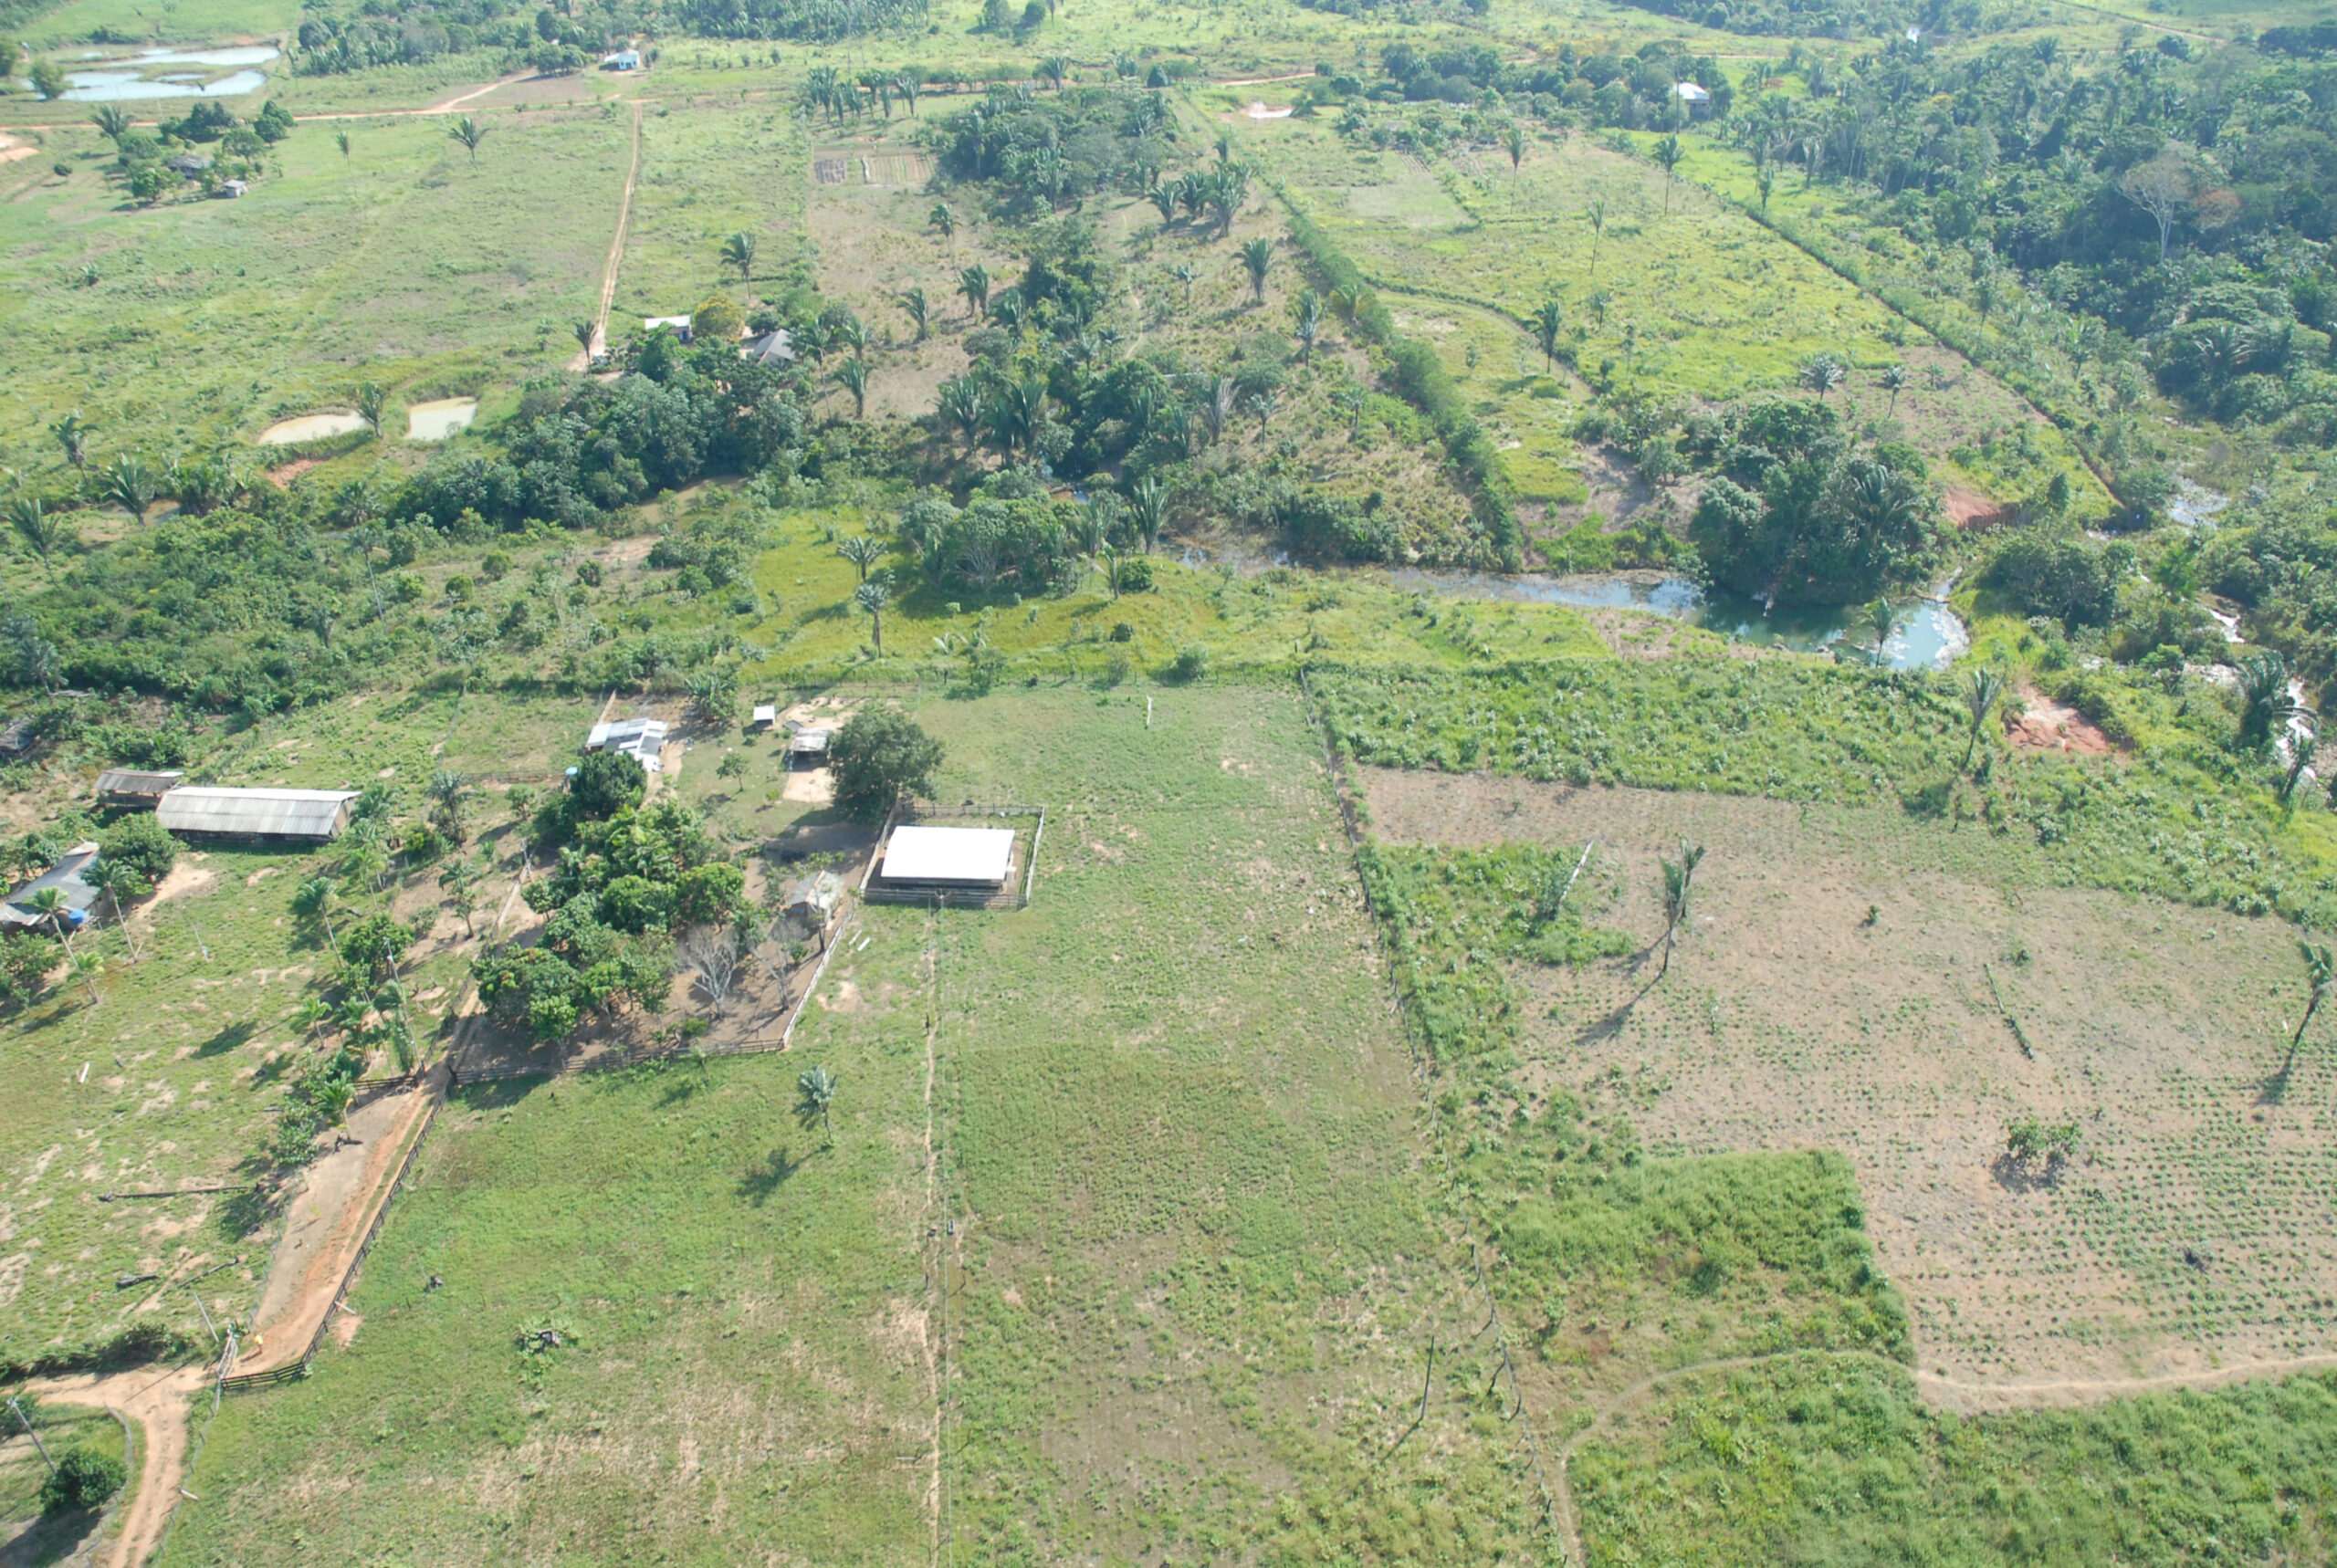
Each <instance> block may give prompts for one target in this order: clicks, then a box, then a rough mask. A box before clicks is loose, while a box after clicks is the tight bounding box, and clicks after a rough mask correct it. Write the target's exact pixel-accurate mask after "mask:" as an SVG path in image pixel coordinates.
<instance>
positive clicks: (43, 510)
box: [8, 496, 65, 576]
mask: <svg viewBox="0 0 2337 1568" xmlns="http://www.w3.org/2000/svg"><path fill="white" fill-rule="evenodd" d="M8 526H9V527H10V528H15V529H16V537H17V538H20V539H22V540H24V541H25V543H26V544H27V545H30V546H31V547H32V550H33V553H34V554H35V555H37V556H38V557H40V563H41V565H42V566H43V567H45V568H47V570H48V571H49V573H50V575H52V576H54V575H55V574H56V570H57V569H56V567H55V566H53V565H51V564H50V562H49V559H48V552H49V551H51V550H53V549H56V548H57V546H58V541H59V540H61V539H62V538H64V535H65V528H64V525H62V524H61V523H59V522H58V520H57V519H56V518H55V517H50V516H49V515H48V508H47V507H46V506H44V505H43V504H42V502H41V498H40V497H38V496H19V497H16V499H15V500H13V501H11V502H9V503H8Z"/></svg>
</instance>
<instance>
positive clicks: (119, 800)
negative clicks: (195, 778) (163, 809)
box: [98, 768, 186, 811]
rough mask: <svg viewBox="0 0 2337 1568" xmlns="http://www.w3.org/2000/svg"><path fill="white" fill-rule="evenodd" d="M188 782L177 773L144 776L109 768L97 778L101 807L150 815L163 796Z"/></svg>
mask: <svg viewBox="0 0 2337 1568" xmlns="http://www.w3.org/2000/svg"><path fill="white" fill-rule="evenodd" d="M185 782H186V775H185V774H183V773H181V772H178V771H176V770H175V769H173V770H172V771H169V772H163V773H145V772H141V771H140V770H139V769H137V768H107V769H106V770H105V771H104V772H103V773H100V774H99V775H98V804H99V805H100V806H117V807H121V808H124V809H126V810H132V811H151V810H153V809H154V808H155V807H156V806H157V805H159V804H160V803H161V802H162V797H163V796H165V795H167V794H169V793H170V792H171V791H172V790H173V789H177V788H178V787H179V786H180V785H182V784H183V783H185Z"/></svg>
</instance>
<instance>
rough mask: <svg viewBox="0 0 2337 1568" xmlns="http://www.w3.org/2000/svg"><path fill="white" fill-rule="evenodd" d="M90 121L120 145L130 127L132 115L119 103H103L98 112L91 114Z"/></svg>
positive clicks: (103, 134) (100, 131)
mask: <svg viewBox="0 0 2337 1568" xmlns="http://www.w3.org/2000/svg"><path fill="white" fill-rule="evenodd" d="M89 123H90V124H92V125H94V126H96V127H97V128H98V133H99V134H100V135H101V136H103V137H104V138H105V139H106V140H107V141H110V142H112V143H114V144H115V145H116V146H120V145H121V138H122V135H123V133H124V132H126V131H129V129H130V116H129V115H128V114H126V113H124V112H123V111H122V108H121V105H120V104H118V103H108V104H102V105H100V106H99V109H98V110H97V112H96V113H94V114H92V115H90V116H89Z"/></svg>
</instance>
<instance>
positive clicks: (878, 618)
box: [852, 582, 893, 659]
mask: <svg viewBox="0 0 2337 1568" xmlns="http://www.w3.org/2000/svg"><path fill="white" fill-rule="evenodd" d="M892 598H893V591H892V590H891V589H890V588H888V587H887V586H886V585H885V584H884V583H881V582H864V583H862V584H861V585H860V586H859V587H858V588H855V589H854V590H853V591H852V601H853V602H854V604H857V605H858V606H860V608H861V609H862V610H864V611H865V612H867V615H868V627H869V635H870V636H871V637H872V638H874V639H875V643H876V656H877V657H878V658H880V659H881V658H883V657H884V656H885V606H886V604H888V603H890V602H891V601H892Z"/></svg>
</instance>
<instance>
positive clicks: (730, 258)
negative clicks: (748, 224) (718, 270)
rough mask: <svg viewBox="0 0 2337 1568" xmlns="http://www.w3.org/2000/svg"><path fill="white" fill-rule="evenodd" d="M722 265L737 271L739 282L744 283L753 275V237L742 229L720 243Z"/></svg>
mask: <svg viewBox="0 0 2337 1568" xmlns="http://www.w3.org/2000/svg"><path fill="white" fill-rule="evenodd" d="M722 265H723V266H725V267H737V268H738V269H739V282H740V283H746V282H749V281H750V280H751V279H752V278H753V277H754V275H755V236H754V235H750V234H749V233H747V232H746V231H745V230H744V229H741V230H739V232H738V233H736V234H734V235H729V236H728V238H726V239H724V240H723V242H722Z"/></svg>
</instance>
